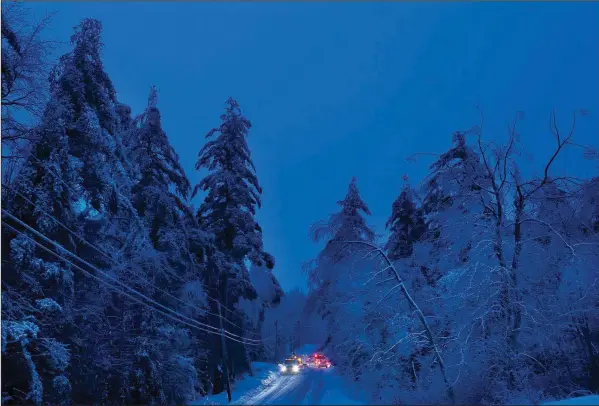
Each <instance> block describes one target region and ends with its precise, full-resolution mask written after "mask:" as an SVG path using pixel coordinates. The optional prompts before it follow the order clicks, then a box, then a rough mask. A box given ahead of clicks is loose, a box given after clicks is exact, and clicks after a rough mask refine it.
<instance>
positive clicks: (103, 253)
mask: <svg viewBox="0 0 599 406" xmlns="http://www.w3.org/2000/svg"><path fill="white" fill-rule="evenodd" d="M2 186H3V187H6V188H8V189H10V190H11V191H12V192H13V193H16V194H17V195H19V196H21V197H22V198H23V199H25V200H26V201H27V202H28V203H30V204H31V205H32V206H33V207H34V208H36V209H37V210H39V211H40V212H41V213H42V214H44V215H46V216H48V217H49V218H51V219H52V220H54V221H55V222H56V223H57V224H59V225H60V226H62V227H63V228H64V229H65V230H67V231H68V232H69V233H71V235H73V236H75V237H77V238H78V239H79V240H81V241H82V242H83V243H85V244H87V245H88V246H90V247H91V248H93V249H94V250H95V251H97V252H98V253H100V254H101V255H103V256H104V257H106V258H107V259H109V260H110V261H112V262H113V263H114V264H116V265H119V262H118V261H117V260H116V259H114V258H113V257H111V256H110V255H108V254H107V253H105V252H104V251H102V250H101V249H100V248H98V247H97V246H95V245H94V244H92V243H90V242H89V241H87V240H86V239H85V238H83V237H82V236H81V235H79V234H78V233H77V232H75V231H73V230H71V229H70V228H69V227H67V226H66V225H64V224H63V223H62V222H60V221H59V220H58V219H57V218H56V217H54V216H53V215H51V214H49V213H48V212H47V211H45V210H44V209H42V208H40V207H39V206H38V205H36V204H35V203H34V202H33V201H31V200H30V199H29V198H28V197H27V196H24V195H23V194H22V193H20V192H19V191H18V190H16V189H15V188H13V187H11V186H8V185H2ZM180 280H181V281H182V282H183V283H185V281H184V280H183V279H180ZM149 285H150V286H151V287H153V288H154V289H156V290H157V291H159V292H162V293H164V294H165V295H167V296H169V297H171V298H173V299H175V300H176V301H178V302H180V303H182V304H184V305H186V306H191V307H192V308H194V309H196V310H198V311H200V312H202V313H203V314H209V315H212V316H215V317H221V318H223V320H225V321H226V322H228V323H229V324H231V325H233V326H234V327H237V328H238V329H240V330H243V329H242V328H241V327H240V326H238V325H236V324H235V323H233V322H232V321H230V320H228V319H227V318H225V317H223V316H222V315H217V314H215V313H211V312H209V311H207V310H204V309H200V308H199V307H197V306H194V305H192V304H189V303H186V302H184V301H182V300H181V299H179V298H177V297H175V296H173V295H171V294H170V293H168V292H166V291H164V290H162V289H160V288H158V287H157V286H155V285H152V284H149ZM206 296H207V297H209V296H208V295H206ZM227 310H228V309H227Z"/></svg>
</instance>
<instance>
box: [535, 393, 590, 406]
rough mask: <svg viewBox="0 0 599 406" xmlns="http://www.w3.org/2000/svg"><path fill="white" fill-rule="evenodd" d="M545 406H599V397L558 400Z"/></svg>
mask: <svg viewBox="0 0 599 406" xmlns="http://www.w3.org/2000/svg"><path fill="white" fill-rule="evenodd" d="M543 405H561V406H565V405H585V406H586V405H597V406H599V395H589V396H581V397H579V398H570V399H564V400H556V401H554V402H547V403H543Z"/></svg>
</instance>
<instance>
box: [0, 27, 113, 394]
mask: <svg viewBox="0 0 599 406" xmlns="http://www.w3.org/2000/svg"><path fill="white" fill-rule="evenodd" d="M100 31H101V25H100V23H99V22H98V21H95V20H90V19H88V20H84V21H83V22H82V23H81V24H80V25H79V26H78V27H76V29H75V34H74V35H73V37H72V38H71V42H72V43H73V45H74V49H73V51H72V52H70V53H68V54H66V55H64V56H63V57H62V58H61V59H60V62H59V64H58V66H57V67H56V68H55V70H54V72H53V73H54V76H53V78H52V80H51V87H50V90H51V97H50V101H49V103H48V105H47V107H46V109H45V112H44V115H43V118H42V122H41V124H40V126H39V127H38V128H37V129H36V133H37V138H38V139H39V141H38V142H37V143H36V144H35V145H34V146H33V148H32V152H31V154H30V156H29V158H28V159H27V162H26V164H25V166H24V168H23V169H22V171H21V172H20V173H19V177H18V180H17V182H16V183H15V185H17V186H18V190H17V192H18V194H16V195H14V196H11V197H10V201H9V202H7V203H8V204H7V205H6V206H4V202H3V206H4V207H5V208H9V210H11V211H12V212H13V214H16V215H17V216H18V217H19V218H20V219H21V220H22V221H24V222H25V223H27V224H28V225H30V226H31V227H33V228H35V229H37V230H38V231H39V232H40V233H42V234H44V235H45V236H46V237H48V238H50V239H51V240H53V241H55V242H57V243H58V244H60V245H61V246H63V247H64V248H65V249H67V250H69V251H72V252H77V253H79V254H83V253H84V252H85V250H83V249H81V248H82V244H80V241H78V240H77V238H76V237H73V235H72V234H71V233H69V232H67V231H66V230H65V229H64V228H63V227H62V226H61V225H59V224H57V222H55V221H54V220H53V218H54V219H57V220H58V221H60V222H61V223H62V224H64V225H65V226H66V227H69V228H70V229H71V230H73V231H74V232H75V233H77V234H79V235H82V234H84V233H85V232H86V230H85V228H84V227H83V224H82V222H81V220H82V219H90V218H92V217H94V216H96V215H100V214H101V213H100V212H101V211H102V212H104V211H106V210H107V209H108V203H109V200H110V195H111V194H110V192H111V191H112V190H111V188H112V187H113V185H114V183H115V182H114V178H115V177H114V176H111V169H115V168H116V167H118V166H119V163H118V160H116V159H113V158H114V156H115V150H116V149H117V148H116V147H117V143H116V141H115V139H114V137H113V130H114V128H115V126H116V123H117V120H116V119H115V117H114V115H113V107H114V103H115V91H114V88H113V86H112V83H111V82H110V80H109V79H108V77H107V75H106V74H105V73H104V71H103V68H102V62H101V60H100V53H99V52H100V40H99V35H100ZM50 216H52V217H50ZM20 229H21V230H22V228H20ZM13 237H15V238H13ZM4 240H5V241H6V243H4ZM3 243H4V244H3V255H6V257H10V258H12V260H13V261H14V264H15V266H16V267H17V268H18V269H36V270H37V271H36V272H35V273H34V275H36V276H34V277H29V276H25V274H22V273H20V272H19V271H17V272H16V274H14V279H13V283H14V285H13V286H14V291H21V292H30V293H29V294H28V297H27V298H25V297H22V298H20V299H19V302H20V305H19V306H17V307H16V308H15V311H14V313H13V315H14V316H16V317H18V318H20V321H18V320H17V321H15V323H22V321H23V320H25V319H27V320H29V321H28V323H32V324H31V325H30V326H31V330H32V331H33V330H36V334H37V338H38V341H34V342H33V343H45V344H44V345H47V346H53V348H48V349H47V351H44V350H43V348H41V347H39V345H38V346H37V347H38V348H35V345H34V344H32V343H31V342H30V343H29V344H27V346H25V344H24V342H21V346H22V350H23V355H22V356H24V357H25V358H26V359H27V358H28V357H29V358H28V360H26V363H27V365H28V366H29V373H30V378H29V379H28V380H29V381H30V382H31V384H30V388H29V389H27V390H23V389H26V388H27V385H25V386H23V385H21V384H18V383H17V384H15V385H14V386H13V387H14V388H19V387H20V388H21V389H20V390H22V391H23V393H28V396H27V398H26V399H23V400H24V401H27V402H34V403H40V402H42V401H44V402H64V401H65V399H68V397H69V392H70V390H71V386H75V384H76V383H77V382H76V379H77V374H76V368H75V367H72V365H70V362H69V360H70V354H69V351H68V350H67V348H68V347H67V345H68V346H69V347H70V352H72V353H79V352H80V350H81V348H80V347H79V345H78V343H79V341H78V339H77V334H76V332H75V330H74V325H75V324H79V323H78V321H77V320H78V317H79V316H81V315H79V316H78V315H77V314H75V312H74V307H75V306H76V303H75V302H76V301H79V300H85V296H86V295H78V296H77V298H76V297H75V293H76V292H78V291H79V289H80V290H81V292H85V293H86V294H93V291H94V290H96V289H94V286H95V287H96V288H97V285H96V284H93V283H89V281H82V279H81V276H80V273H78V272H77V273H74V272H73V271H72V270H71V269H70V267H69V265H68V264H67V263H63V262H62V261H61V260H57V258H56V257H54V256H52V255H51V254H48V253H47V252H45V251H43V250H41V249H39V248H36V247H35V245H34V244H33V243H32V242H31V241H29V240H28V239H27V238H26V237H24V236H22V235H21V236H15V235H10V236H8V238H6V239H3ZM9 272H10V271H9ZM10 273H12V272H10ZM3 279H4V278H3ZM88 288H89V289H88ZM24 300H25V301H29V302H32V303H37V304H38V305H39V306H43V309H40V310H36V311H33V310H31V311H29V310H25V309H31V307H30V306H25V304H24V303H23V301H24ZM33 326H37V328H34V327H33ZM81 326H83V328H82V329H81V330H84V328H85V323H83V324H81V325H80V327H81ZM79 331H80V330H79ZM9 332H10V331H9ZM32 334H33V333H32ZM32 345H33V347H31V346H32ZM61 348H62V349H61ZM32 351H38V352H39V353H40V354H50V356H51V358H50V361H49V362H47V363H46V364H41V367H40V366H38V365H37V363H36V361H34V359H33V358H31V356H30V354H32ZM34 355H35V354H34ZM52 357H55V358H52ZM56 357H59V358H56ZM77 360H78V361H80V360H81V358H79V357H78V358H77ZM48 365H49V366H48ZM67 370H69V372H70V374H67ZM69 375H70V378H69V377H68V376H69ZM74 380H75V381H74Z"/></svg>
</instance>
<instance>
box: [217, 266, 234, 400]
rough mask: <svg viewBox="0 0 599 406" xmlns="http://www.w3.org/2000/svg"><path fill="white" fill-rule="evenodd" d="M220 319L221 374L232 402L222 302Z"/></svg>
mask: <svg viewBox="0 0 599 406" xmlns="http://www.w3.org/2000/svg"><path fill="white" fill-rule="evenodd" d="M226 280H227V279H226V277H225V284H224V285H225V297H226V295H227V283H226ZM220 298H221V300H222V295H221V296H220ZM218 320H219V324H220V342H221V354H222V366H223V368H221V371H220V372H221V374H222V375H223V378H224V379H225V385H226V387H227V399H228V400H229V403H231V383H230V382H229V363H228V360H227V342H226V340H225V329H224V327H223V314H222V309H221V303H220V302H218Z"/></svg>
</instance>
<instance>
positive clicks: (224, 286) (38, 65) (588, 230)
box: [1, 3, 599, 405]
mask: <svg viewBox="0 0 599 406" xmlns="http://www.w3.org/2000/svg"><path fill="white" fill-rule="evenodd" d="M48 22H49V19H45V20H41V21H39V20H36V21H34V20H32V19H31V18H29V16H28V14H27V13H26V7H25V6H24V5H21V4H18V3H14V4H10V5H9V6H7V5H6V4H4V3H3V6H2V229H1V230H2V231H1V239H2V240H1V244H2V254H1V255H2V287H1V290H2V330H1V331H2V354H1V355H2V372H3V373H2V404H6V405H16V404H36V405H40V404H94V405H100V404H101V405H104V404H111V405H112V404H120V405H125V404H188V403H189V402H191V401H193V400H196V399H198V398H202V397H203V396H207V395H210V394H218V393H221V392H228V396H229V400H230V399H231V388H232V387H233V386H234V383H235V382H236V380H238V379H240V377H242V376H244V375H246V374H250V375H251V374H252V362H254V361H268V362H275V361H277V360H278V359H280V358H281V357H282V356H284V355H286V354H287V353H289V352H291V351H293V350H294V349H296V348H299V347H300V346H301V344H303V343H307V342H311V343H317V344H319V348H320V350H322V351H325V352H326V353H327V355H328V356H329V357H330V359H331V360H333V361H334V363H335V373H336V374H339V375H340V376H341V377H343V379H344V380H345V381H346V382H349V383H350V384H355V385H359V386H360V387H362V388H368V389H367V391H366V392H367V395H368V401H369V402H370V403H372V404H507V403H523V404H526V403H535V404H536V403H539V402H542V401H545V400H547V399H556V398H565V397H569V396H571V395H572V394H573V393H580V394H586V393H597V392H599V286H598V285H597V283H598V279H599V176H595V177H593V178H588V179H584V178H577V177H572V176H567V175H565V174H560V173H556V171H555V169H554V168H555V162H556V161H558V160H559V159H560V158H561V157H562V155H563V154H564V151H565V150H567V149H571V150H574V151H577V152H578V153H579V154H580V159H586V160H588V161H590V162H593V163H594V164H596V165H597V169H598V171H597V172H599V153H598V152H597V150H596V149H595V148H593V147H592V146H586V145H581V144H579V143H578V142H577V140H576V135H577V122H579V121H580V120H589V119H593V117H592V114H591V113H592V112H589V111H587V110H578V111H575V112H572V115H571V122H570V123H566V124H564V123H560V122H558V120H557V114H556V112H555V111H553V112H548V119H549V121H548V131H549V133H550V136H549V137H545V138H543V141H542V142H544V143H551V144H552V145H553V149H552V154H551V155H550V156H549V157H547V158H546V159H545V158H544V160H543V161H540V163H539V162H537V163H536V165H540V167H539V168H540V173H541V175H540V176H536V175H532V176H528V175H524V174H523V172H524V171H521V169H520V168H521V165H522V160H523V158H522V156H523V154H522V148H521V141H520V134H519V124H520V123H521V122H522V121H523V120H524V119H525V117H524V114H523V113H521V112H515V115H514V117H513V118H512V119H511V120H510V124H509V126H508V129H507V135H506V137H505V142H498V141H497V140H492V139H487V138H486V137H485V134H486V131H487V128H486V127H485V120H484V118H485V115H484V111H483V110H482V109H481V110H480V122H479V123H473V126H472V127H471V128H469V129H465V130H459V131H458V130H456V131H455V132H454V133H453V134H447V137H446V140H447V148H446V152H444V153H442V154H440V155H434V154H431V153H428V152H426V151H423V153H422V154H417V155H414V156H411V157H409V159H410V160H411V161H414V162H415V163H416V164H418V165H427V171H428V173H427V176H426V177H425V178H424V179H423V180H422V181H419V182H418V183H413V182H411V179H410V178H409V177H408V176H407V175H405V176H404V185H403V187H402V188H401V189H400V190H397V193H396V195H397V197H396V199H395V201H390V202H389V203H388V208H389V211H388V213H387V216H388V220H387V223H386V230H376V229H374V227H372V226H370V225H369V216H370V215H371V212H370V210H369V207H368V204H367V202H365V201H364V200H363V199H362V197H361V195H360V191H359V182H358V180H357V179H356V178H355V177H354V178H352V179H348V181H349V182H348V187H347V193H346V195H345V196H339V198H340V199H341V200H339V201H338V202H337V205H338V210H337V211H336V212H335V213H333V214H331V215H330V217H329V218H325V219H316V218H315V219H314V221H315V224H314V226H313V227H312V229H311V230H310V234H311V236H312V238H313V239H314V242H315V243H317V244H320V245H319V247H320V248H319V249H320V251H319V253H318V255H317V256H316V258H314V259H313V260H311V261H308V262H306V263H305V264H303V272H304V274H305V276H306V278H307V280H308V286H309V288H308V291H307V292H302V291H300V290H291V291H287V292H285V291H284V290H283V289H282V287H281V285H280V284H279V281H278V280H277V277H276V276H275V274H274V273H273V270H274V269H276V266H277V262H276V258H274V257H273V255H271V254H270V253H269V252H267V251H266V250H265V248H264V244H263V230H262V227H261V225H260V224H259V222H258V220H257V219H256V214H257V211H258V210H259V209H260V208H261V195H262V188H261V184H260V182H259V175H260V172H261V171H262V170H264V171H266V170H267V168H256V167H255V166H254V163H253V161H252V151H251V149H250V146H249V144H248V139H251V138H250V137H252V136H254V134H253V132H252V123H251V122H250V118H248V117H246V116H245V115H244V113H243V106H240V104H239V103H238V102H237V101H236V99H234V98H233V97H231V98H229V99H228V100H214V103H216V104H219V103H221V104H222V107H223V108H222V115H221V116H220V117H214V128H212V129H209V128H206V129H198V131H200V130H201V131H203V133H202V134H199V133H198V134H196V135H194V136H196V137H198V136H204V135H205V142H204V144H203V147H202V148H201V149H200V150H199V151H185V153H186V154H190V153H194V154H197V161H196V164H195V169H196V170H197V171H199V172H200V173H201V174H202V179H201V181H200V182H199V183H197V184H192V182H191V181H190V179H189V177H188V174H186V173H185V171H184V169H183V167H182V165H181V163H180V159H179V155H178V154H177V152H176V151H175V150H174V148H173V147H172V145H171V143H170V141H169V137H168V136H167V134H166V132H165V131H164V130H163V126H162V119H163V118H162V116H161V113H160V98H159V93H158V91H157V90H156V88H155V87H151V88H150V89H148V95H140V96H139V97H141V98H143V99H144V100H145V97H147V106H146V107H145V110H144V111H141V112H133V111H132V108H131V107H129V106H128V105H127V104H125V103H124V102H123V101H121V100H119V99H118V98H117V90H116V89H115V87H114V86H113V83H112V81H111V79H110V77H109V75H108V74H107V72H106V71H105V69H104V65H103V60H102V49H103V44H102V23H101V22H100V21H99V20H96V19H91V18H90V19H84V20H83V21H81V22H80V24H79V25H77V26H76V27H75V28H74V30H73V32H72V36H71V38H70V51H69V52H68V53H66V54H64V55H62V56H61V57H60V58H59V59H58V60H56V61H55V60H52V58H51V56H50V55H51V52H50V51H51V49H52V46H53V43H52V41H49V40H47V39H46V38H45V37H43V36H41V34H40V33H42V32H43V31H44V29H45V27H46V25H47V24H48ZM61 40H62V39H61ZM594 113H595V114H596V113H597V112H594ZM165 119H168V117H167V118H165ZM508 119H509V117H508ZM255 135H256V136H259V135H258V134H255ZM397 155H398V158H397V159H403V158H405V157H403V156H401V151H398V154H397ZM275 170H276V169H275ZM370 181H374V179H370V180H368V179H360V183H361V182H364V183H366V182H370ZM196 196H200V197H201V199H200V204H192V202H191V199H192V198H194V197H196ZM318 220H321V221H318ZM306 231H308V230H306ZM383 233H384V234H383ZM286 271H287V270H283V272H286Z"/></svg>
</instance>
